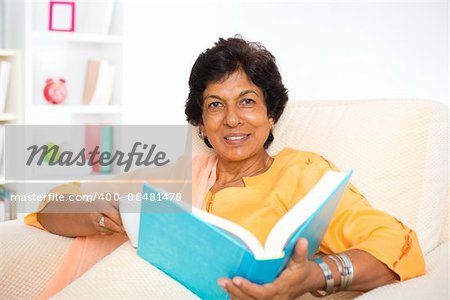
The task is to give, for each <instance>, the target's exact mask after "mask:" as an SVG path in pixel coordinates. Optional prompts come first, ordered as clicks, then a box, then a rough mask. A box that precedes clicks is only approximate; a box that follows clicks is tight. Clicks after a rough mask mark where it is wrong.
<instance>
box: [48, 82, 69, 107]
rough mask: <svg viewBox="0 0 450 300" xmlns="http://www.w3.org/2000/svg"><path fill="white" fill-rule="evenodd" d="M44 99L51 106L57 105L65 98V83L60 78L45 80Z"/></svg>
mask: <svg viewBox="0 0 450 300" xmlns="http://www.w3.org/2000/svg"><path fill="white" fill-rule="evenodd" d="M44 97H45V99H46V100H47V101H48V102H49V103H51V104H59V103H61V102H62V101H64V99H66V97H67V87H66V81H65V80H64V79H62V78H60V79H57V80H53V79H51V78H49V79H47V81H46V84H45V87H44Z"/></svg>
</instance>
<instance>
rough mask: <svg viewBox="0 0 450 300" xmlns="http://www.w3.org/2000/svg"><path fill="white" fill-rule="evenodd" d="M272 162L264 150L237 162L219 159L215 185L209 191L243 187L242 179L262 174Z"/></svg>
mask: <svg viewBox="0 0 450 300" xmlns="http://www.w3.org/2000/svg"><path fill="white" fill-rule="evenodd" d="M272 162H273V158H272V157H270V156H269V154H267V152H266V151H265V150H263V151H261V153H260V154H258V155H255V156H253V157H250V158H248V159H246V160H243V161H238V162H228V161H223V160H221V159H220V158H219V161H218V163H217V169H216V174H217V177H216V183H215V184H214V186H213V188H212V189H211V191H212V192H217V191H219V190H221V189H223V188H226V187H232V186H237V187H239V186H244V182H243V180H242V178H243V177H251V176H256V175H258V174H261V173H264V172H265V171H267V170H268V169H269V167H270V166H271V165H272Z"/></svg>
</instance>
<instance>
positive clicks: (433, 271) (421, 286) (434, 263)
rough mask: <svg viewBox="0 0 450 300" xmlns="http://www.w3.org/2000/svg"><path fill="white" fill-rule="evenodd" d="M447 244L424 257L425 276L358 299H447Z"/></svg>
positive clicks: (379, 289)
mask: <svg viewBox="0 0 450 300" xmlns="http://www.w3.org/2000/svg"><path fill="white" fill-rule="evenodd" d="M448 244H449V242H448V241H446V242H444V243H442V244H440V245H439V246H438V247H436V248H435V249H433V250H432V251H431V252H430V253H428V254H427V255H426V256H425V260H426V265H427V274H426V275H424V276H420V277H417V278H413V279H411V280H407V281H404V282H400V283H394V284H390V285H386V286H383V287H379V288H377V289H374V290H372V291H370V292H368V293H366V294H364V295H362V296H361V297H359V298H358V299H360V300H369V299H448V297H449V287H448V280H449V274H448V271H449V259H448V250H449V249H448Z"/></svg>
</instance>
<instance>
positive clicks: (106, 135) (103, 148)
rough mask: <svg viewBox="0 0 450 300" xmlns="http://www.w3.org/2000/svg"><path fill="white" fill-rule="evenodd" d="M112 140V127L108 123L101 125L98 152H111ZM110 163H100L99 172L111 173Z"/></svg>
mask: <svg viewBox="0 0 450 300" xmlns="http://www.w3.org/2000/svg"><path fill="white" fill-rule="evenodd" d="M112 142H113V127H112V126H109V125H103V126H102V129H101V137H100V153H105V152H107V153H111V154H112ZM111 171H112V164H107V165H100V173H104V174H105V173H111Z"/></svg>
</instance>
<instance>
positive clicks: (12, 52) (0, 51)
mask: <svg viewBox="0 0 450 300" xmlns="http://www.w3.org/2000/svg"><path fill="white" fill-rule="evenodd" d="M16 54H17V51H16V50H12V49H0V56H15V55H16Z"/></svg>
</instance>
